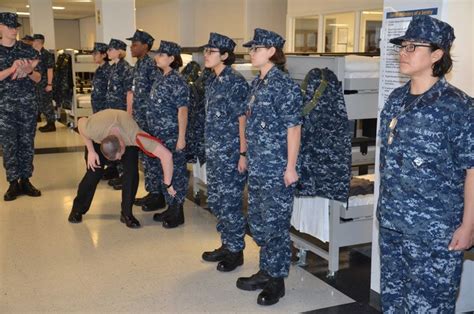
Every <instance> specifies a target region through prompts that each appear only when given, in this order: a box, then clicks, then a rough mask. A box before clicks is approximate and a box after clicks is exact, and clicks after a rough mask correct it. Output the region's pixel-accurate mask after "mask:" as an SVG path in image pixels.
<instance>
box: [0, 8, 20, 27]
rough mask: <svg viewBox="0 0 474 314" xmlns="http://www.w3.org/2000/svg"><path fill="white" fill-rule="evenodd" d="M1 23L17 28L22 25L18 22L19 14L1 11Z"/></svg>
mask: <svg viewBox="0 0 474 314" xmlns="http://www.w3.org/2000/svg"><path fill="white" fill-rule="evenodd" d="M0 24H3V25H5V26H8V27H10V28H17V27H20V26H21V24H20V23H18V14H16V13H11V12H1V13H0Z"/></svg>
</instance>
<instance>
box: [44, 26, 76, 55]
mask: <svg viewBox="0 0 474 314" xmlns="http://www.w3.org/2000/svg"><path fill="white" fill-rule="evenodd" d="M54 32H55V35H56V49H64V48H74V49H80V48H81V40H80V31H79V21H78V20H57V19H55V20H54ZM47 42H48V38H46V44H45V46H47Z"/></svg>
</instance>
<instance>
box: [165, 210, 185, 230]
mask: <svg viewBox="0 0 474 314" xmlns="http://www.w3.org/2000/svg"><path fill="white" fill-rule="evenodd" d="M182 224H184V211H183V204H178V205H175V206H174V211H172V212H170V214H169V215H167V216H166V217H165V218H163V227H164V228H166V229H172V228H176V227H177V226H179V225H182Z"/></svg>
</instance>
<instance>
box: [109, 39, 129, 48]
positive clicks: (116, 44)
mask: <svg viewBox="0 0 474 314" xmlns="http://www.w3.org/2000/svg"><path fill="white" fill-rule="evenodd" d="M109 49H117V50H118V49H122V50H127V44H126V43H124V42H123V41H121V40H119V39H115V38H112V39H111V40H110V42H109Z"/></svg>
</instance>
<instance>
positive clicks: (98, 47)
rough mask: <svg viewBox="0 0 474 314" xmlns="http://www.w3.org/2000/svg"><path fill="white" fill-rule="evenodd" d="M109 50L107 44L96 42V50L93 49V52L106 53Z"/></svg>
mask: <svg viewBox="0 0 474 314" xmlns="http://www.w3.org/2000/svg"><path fill="white" fill-rule="evenodd" d="M108 49H109V46H107V44H104V43H98V42H95V43H94V49H92V52H101V53H106V52H107V50H108Z"/></svg>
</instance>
